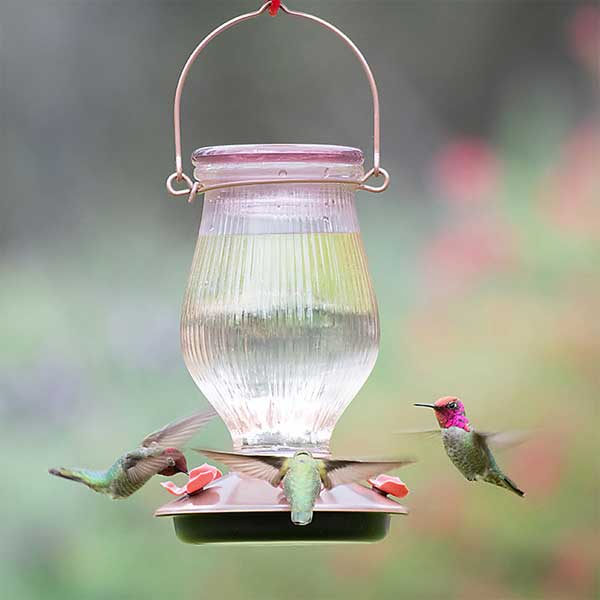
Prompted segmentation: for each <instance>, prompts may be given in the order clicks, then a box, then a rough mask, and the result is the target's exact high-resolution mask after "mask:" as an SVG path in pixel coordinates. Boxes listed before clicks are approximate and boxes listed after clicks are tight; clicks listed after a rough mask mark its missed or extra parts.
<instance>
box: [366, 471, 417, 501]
mask: <svg viewBox="0 0 600 600" xmlns="http://www.w3.org/2000/svg"><path fill="white" fill-rule="evenodd" d="M367 481H368V482H369V483H370V484H371V485H372V486H373V489H375V490H377V491H378V492H383V493H384V494H386V495H387V494H389V495H391V496H395V497H396V498H404V496H407V495H408V487H407V485H406V484H405V483H404V482H403V481H402V480H401V479H400V478H399V477H392V476H391V475H378V476H377V477H376V478H375V479H368V480H367Z"/></svg>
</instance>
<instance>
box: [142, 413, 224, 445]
mask: <svg viewBox="0 0 600 600" xmlns="http://www.w3.org/2000/svg"><path fill="white" fill-rule="evenodd" d="M216 414H217V413H216V412H215V411H214V410H211V411H207V412H203V413H197V414H195V415H192V416H191V417H187V418H185V419H181V420H180V421H175V422H174V423H169V424H168V425H165V426H164V427H163V428H162V429H159V430H158V431H155V432H154V433H151V434H150V435H147V436H146V437H145V438H144V440H143V441H142V443H141V446H144V447H145V448H148V447H150V446H152V445H153V444H156V445H158V446H160V447H161V448H179V449H181V448H182V447H183V446H185V444H186V443H187V442H188V441H189V440H190V438H192V437H193V436H194V434H195V433H196V432H197V431H199V430H200V429H201V428H202V427H203V426H204V425H206V424H207V423H209V422H210V421H212V419H213V418H214V417H215V416H216Z"/></svg>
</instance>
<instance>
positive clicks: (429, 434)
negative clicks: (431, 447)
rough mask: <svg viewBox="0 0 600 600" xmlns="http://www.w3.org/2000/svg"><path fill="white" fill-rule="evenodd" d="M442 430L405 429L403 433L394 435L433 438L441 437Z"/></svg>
mask: <svg viewBox="0 0 600 600" xmlns="http://www.w3.org/2000/svg"><path fill="white" fill-rule="evenodd" d="M441 432H442V430H441V429H440V428H439V427H438V428H437V429H405V430H403V431H394V435H415V436H418V437H420V438H431V437H437V436H438V435H440V433H441Z"/></svg>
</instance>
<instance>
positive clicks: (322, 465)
mask: <svg viewBox="0 0 600 600" xmlns="http://www.w3.org/2000/svg"><path fill="white" fill-rule="evenodd" d="M195 450H196V452H199V453H201V454H204V455H205V456H207V457H208V458H209V459H211V460H214V461H216V462H220V463H222V464H224V465H226V466H227V467H229V468H230V470H231V471H235V472H239V473H242V474H243V475H247V476H249V477H254V478H256V479H263V480H265V481H268V482H269V483H270V484H271V485H272V486H274V487H277V486H278V485H279V484H280V483H281V482H283V491H284V494H285V496H286V498H287V500H288V502H289V503H290V508H291V519H292V523H293V524H294V525H308V524H309V523H310V522H311V521H312V518H313V510H314V507H315V502H316V500H317V498H318V497H319V494H320V493H321V486H323V487H324V488H325V489H326V490H330V489H331V488H333V487H335V486H336V485H341V484H344V483H353V482H355V481H361V480H366V479H368V478H369V477H373V476H375V475H379V474H381V473H383V472H384V471H386V470H391V469H397V468H399V467H403V466H405V465H408V464H410V463H413V462H414V460H411V459H404V460H385V461H366V460H356V459H350V460H336V459H330V458H315V457H313V455H312V454H311V453H310V452H309V451H308V450H299V451H298V452H296V453H295V454H294V455H293V456H272V455H262V454H260V455H259V454H255V455H249V454H237V453H235V452H215V451H214V450H204V449H195Z"/></svg>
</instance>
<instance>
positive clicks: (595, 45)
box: [568, 4, 600, 71]
mask: <svg viewBox="0 0 600 600" xmlns="http://www.w3.org/2000/svg"><path fill="white" fill-rule="evenodd" d="M568 35H569V41H570V43H571V48H572V50H573V53H574V54H575V56H576V57H577V58H579V59H580V60H581V61H583V62H584V63H586V64H588V65H589V66H590V67H592V68H593V69H595V70H596V71H598V68H599V66H600V61H599V59H598V55H599V52H600V50H599V48H600V7H598V6H595V5H593V4H587V5H583V6H579V7H578V8H577V9H576V10H575V12H574V14H573V17H572V18H571V20H570V22H569V25H568Z"/></svg>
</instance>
